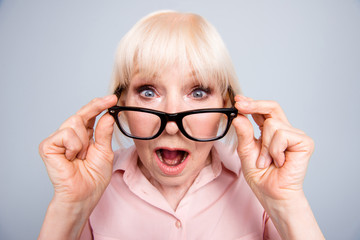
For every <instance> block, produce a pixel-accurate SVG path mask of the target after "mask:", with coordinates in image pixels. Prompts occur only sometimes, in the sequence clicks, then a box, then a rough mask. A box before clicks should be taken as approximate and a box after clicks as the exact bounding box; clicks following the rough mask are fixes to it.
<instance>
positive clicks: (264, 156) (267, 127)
mask: <svg viewBox="0 0 360 240" xmlns="http://www.w3.org/2000/svg"><path fill="white" fill-rule="evenodd" d="M278 130H288V131H293V132H296V133H299V134H303V132H302V131H301V130H299V129H295V128H292V127H290V126H288V125H287V124H284V123H283V122H282V121H279V120H276V119H273V118H268V119H266V120H265V121H264V125H263V129H262V131H261V151H260V155H259V159H258V161H257V167H258V168H267V167H269V166H270V164H271V163H272V162H273V159H272V157H271V154H270V153H269V146H270V144H271V142H272V139H273V137H274V134H275V133H276V131H278ZM274 163H275V164H277V162H274Z"/></svg>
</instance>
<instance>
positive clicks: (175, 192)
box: [138, 159, 211, 211]
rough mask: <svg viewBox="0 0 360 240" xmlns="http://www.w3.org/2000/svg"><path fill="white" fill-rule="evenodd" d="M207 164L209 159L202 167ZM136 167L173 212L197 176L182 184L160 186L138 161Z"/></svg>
mask: <svg viewBox="0 0 360 240" xmlns="http://www.w3.org/2000/svg"><path fill="white" fill-rule="evenodd" d="M209 164H211V159H208V161H207V162H206V164H205V165H204V167H205V166H207V165H209ZM138 166H139V168H140V170H141V172H142V173H143V174H144V176H145V177H146V178H147V179H148V180H149V182H150V183H151V184H152V185H153V186H154V187H156V188H157V189H158V190H159V192H160V193H161V194H162V195H163V196H164V197H165V199H166V200H167V202H168V203H169V205H170V206H171V208H172V209H173V210H174V211H175V210H176V209H177V207H178V205H179V203H180V201H181V200H182V199H183V197H184V196H185V194H186V193H187V191H188V190H189V188H190V187H191V185H192V184H193V182H194V181H195V179H196V177H197V176H198V174H199V173H197V174H196V175H194V176H193V177H192V178H190V179H187V181H186V182H184V183H182V184H176V185H171V184H161V183H160V182H159V181H157V180H156V179H155V178H154V177H153V176H152V175H151V173H150V172H149V171H148V170H147V169H146V168H145V166H144V165H143V164H142V163H141V161H140V160H138Z"/></svg>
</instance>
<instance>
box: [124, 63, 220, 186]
mask: <svg viewBox="0 0 360 240" xmlns="http://www.w3.org/2000/svg"><path fill="white" fill-rule="evenodd" d="M122 101H123V105H125V106H136V107H144V108H150V109H155V110H160V111H163V112H167V113H175V112H181V111H186V110H193V109H200V108H221V107H224V100H223V98H222V94H221V92H220V91H219V89H218V88H217V87H216V86H211V84H210V86H208V87H207V88H204V87H202V86H201V85H200V84H199V82H198V81H196V80H195V79H194V76H193V75H192V71H190V70H189V71H188V72H187V73H184V72H180V70H179V69H178V68H177V67H173V68H168V69H166V70H164V71H163V72H161V73H159V74H158V75H157V76H154V78H149V77H143V76H141V74H140V73H138V74H135V75H134V76H133V78H132V79H131V82H130V85H129V87H128V89H127V91H126V92H124V95H123V98H122ZM140 121H142V122H141V123H140ZM217 122H218V119H208V121H207V124H206V126H196V127H194V126H192V129H194V131H196V129H197V128H198V129H200V128H204V127H207V128H214V126H215V125H217ZM129 124H131V125H132V126H131V128H133V129H134V131H136V128H139V131H140V130H141V128H142V129H143V128H144V127H145V128H146V127H148V128H151V126H150V124H149V122H148V123H147V122H146V121H144V120H141V119H132V120H131V121H130V122H129ZM189 124H193V125H194V124H195V125H196V122H193V123H189ZM198 125H199V124H198ZM134 142H135V146H136V149H137V152H138V154H139V158H140V162H139V165H140V168H141V169H142V171H143V172H144V174H145V176H147V177H148V178H151V180H152V181H154V180H155V181H156V182H157V183H158V184H160V185H162V186H167V187H176V186H182V185H188V186H190V185H191V183H192V182H193V181H194V179H195V177H196V176H197V175H198V174H199V172H200V171H201V169H203V168H204V167H205V166H206V165H208V164H210V162H211V159H210V155H209V153H210V150H211V148H212V146H213V142H196V141H192V140H190V139H188V138H186V137H185V136H184V135H183V134H182V133H181V132H180V130H179V129H178V127H177V125H176V123H175V122H168V123H167V125H166V128H165V130H164V131H163V132H162V134H161V135H160V136H159V137H157V138H156V139H153V140H134Z"/></svg>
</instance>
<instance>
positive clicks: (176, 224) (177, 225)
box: [175, 220, 181, 228]
mask: <svg viewBox="0 0 360 240" xmlns="http://www.w3.org/2000/svg"><path fill="white" fill-rule="evenodd" d="M175 226H176V227H177V228H181V222H180V221H179V220H177V221H176V222H175Z"/></svg>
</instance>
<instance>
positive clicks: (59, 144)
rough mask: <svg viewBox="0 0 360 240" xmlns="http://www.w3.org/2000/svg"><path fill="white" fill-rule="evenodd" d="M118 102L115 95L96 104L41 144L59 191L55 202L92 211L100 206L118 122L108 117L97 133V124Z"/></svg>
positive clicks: (93, 102)
mask: <svg viewBox="0 0 360 240" xmlns="http://www.w3.org/2000/svg"><path fill="white" fill-rule="evenodd" d="M116 102H117V98H116V96H115V95H110V96H106V97H104V98H96V99H94V100H92V101H91V102H90V103H88V104H87V105H85V106H84V107H82V108H81V109H80V110H79V111H78V112H77V113H76V114H75V115H73V116H71V117H70V118H69V119H67V120H66V121H65V122H64V123H63V124H62V125H61V126H60V128H59V129H58V130H57V131H56V132H55V133H53V134H52V135H50V136H49V137H48V138H46V139H45V140H44V141H42V142H41V144H40V146H39V152H40V155H41V157H42V159H43V161H44V163H45V165H46V168H47V172H48V174H49V177H50V180H51V182H52V184H53V186H54V190H55V192H54V198H53V201H52V202H55V203H60V204H64V203H65V204H75V203H81V204H85V205H87V206H88V207H89V208H90V209H92V208H93V207H95V205H96V204H97V202H98V200H99V199H100V197H101V195H102V193H103V192H104V190H105V188H106V187H107V185H108V184H109V182H110V178H111V174H112V165H113V159H114V153H113V150H112V147H111V140H112V133H113V125H114V120H113V118H112V116H110V114H109V113H106V114H104V115H103V116H102V117H101V118H100V120H99V121H98V124H97V126H96V129H95V130H94V124H95V120H96V117H97V116H98V115H99V114H100V113H101V112H103V111H104V110H106V109H107V108H109V107H112V106H114V105H115V104H116ZM93 135H95V138H94V137H93ZM90 209H89V210H90ZM90 211H91V210H90Z"/></svg>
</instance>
